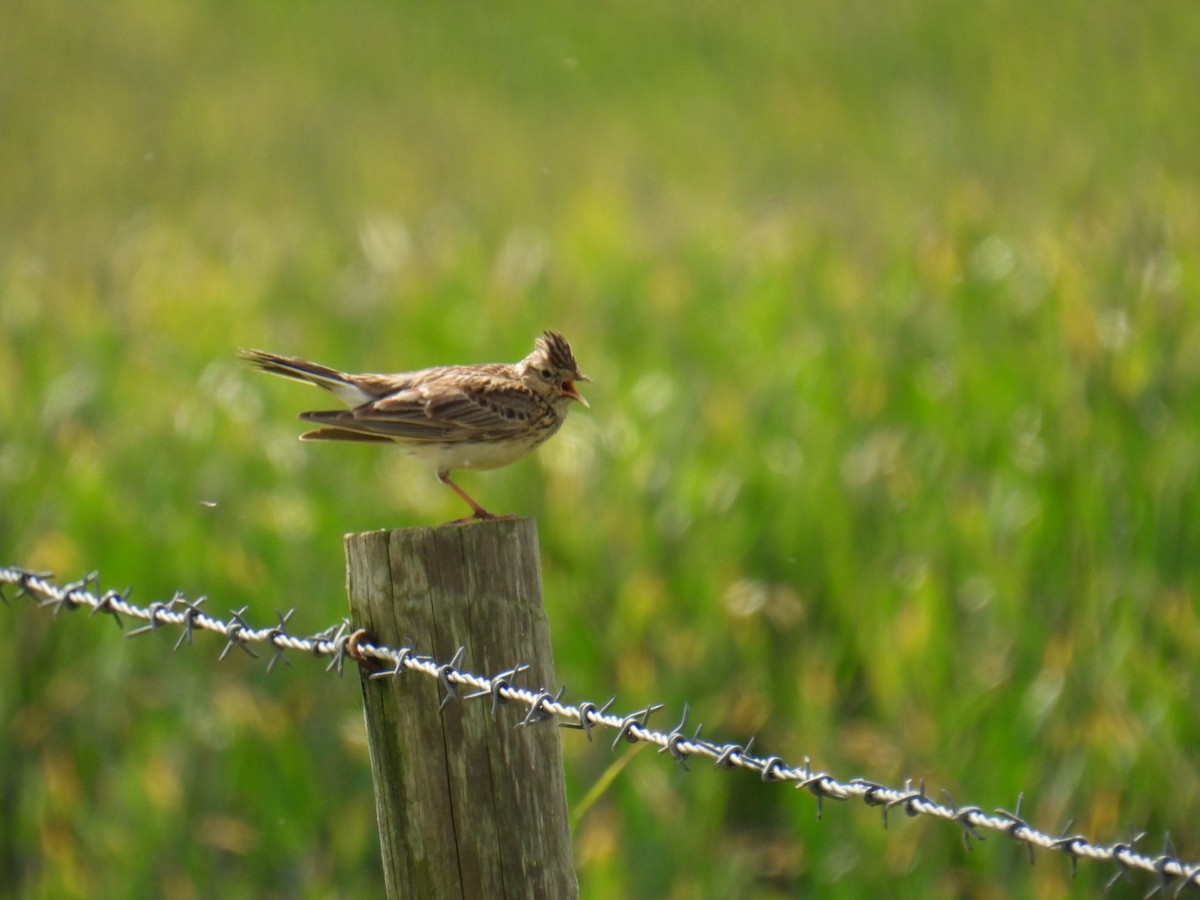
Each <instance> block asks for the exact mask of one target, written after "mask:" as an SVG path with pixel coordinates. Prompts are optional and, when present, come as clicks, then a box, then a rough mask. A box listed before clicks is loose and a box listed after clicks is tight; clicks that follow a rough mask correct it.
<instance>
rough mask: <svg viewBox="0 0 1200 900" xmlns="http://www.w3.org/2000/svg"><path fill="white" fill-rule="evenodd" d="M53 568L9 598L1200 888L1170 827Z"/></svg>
mask: <svg viewBox="0 0 1200 900" xmlns="http://www.w3.org/2000/svg"><path fill="white" fill-rule="evenodd" d="M53 577H54V576H53V575H51V574H50V573H47V572H37V571H32V570H29V569H21V568H17V567H12V566H9V567H0V601H3V602H4V603H6V604H7V603H8V599H9V598H8V594H7V591H6V590H5V589H6V588H9V587H15V588H16V596H18V597H21V596H30V597H33V598H34V599H35V600H36V602H37V603H38V604H39V605H41V606H48V607H53V608H54V611H55V614H56V615H57V614H58V613H60V612H62V611H63V610H64V609H66V610H70V609H77V608H80V607H87V608H89V609H90V611H91V613H92V614H93V615H94V614H96V613H101V612H103V613H108V614H110V615H112V616H113V618H114V620H115V621H116V622H117V623H118V624H119V625H122V626H123V625H124V623H123V620H122V619H121V617H122V616H125V617H127V618H129V619H137V620H140V621H144V622H146V623H147V624H146V625H144V626H141V627H138V628H136V629H134V630H133V631H131V632H129V636H130V637H133V636H136V635H140V634H146V633H148V632H154V631H157V630H158V629H160V628H161V627H162V626H164V625H166V626H172V627H177V628H180V629H181V633H180V636H179V639H178V640H177V641H176V642H175V649H178V648H179V647H180V646H181V645H182V644H183V643H184V641H186V642H187V643H188V644H191V643H192V635H193V632H194V631H195V630H196V629H200V630H202V631H212V632H215V633H217V634H220V635H222V636H223V637H224V638H225V641H226V643H225V647H224V649H223V650H222V651H221V658H224V657H225V656H226V655H227V654H228V653H229V651H230V649H232V648H233V647H234V646H237V647H240V648H241V649H242V650H244V651H245V652H247V653H249V654H250V655H251V656H255V655H256V654H254V652H253V650H252V648H251V645H253V644H264V643H265V644H268V645H269V646H270V647H271V648H272V654H273V655H272V657H271V659H270V660H269V661H268V664H267V665H268V668H272V667H273V666H274V665H275V664H276V662H277V661H278V660H279V659H284V661H285V662H286V657H285V656H284V655H283V654H284V653H285V652H286V651H289V650H293V651H297V652H300V653H311V654H312V655H313V656H317V657H329V660H330V662H329V665H328V666H327V667H326V670H327V671H328V670H330V669H335V668H336V669H337V671H338V673H339V674H341V672H342V669H343V665H344V663H345V660H346V657H347V656H350V657H351V658H352V659H354V660H355V661H356V662H358V663H359V664H360V665H363V666H364V667H365V668H367V669H368V671H369V673H370V674H369V675H368V677H369V678H371V679H379V678H398V677H399V676H401V675H403V674H404V673H406V672H418V673H421V674H423V675H425V676H427V677H430V678H434V679H436V680H437V681H438V683H439V684H440V685H441V687H442V689H443V691H444V696H443V698H442V701H441V705H442V706H443V707H445V706H446V705H447V704H448V703H449V702H450V700H452V699H461V700H463V701H466V700H470V699H474V698H479V697H491V698H492V715H493V716H495V714H496V711H497V710H498V708H499V707H500V706H501V705H503V704H507V703H517V704H523V705H524V706H526V707H527V708H528V711H527V712H526V713H525V715H524V716H523V717H522V718H521V719H520V720H519V721H517V722H516V726H517V727H524V726H532V725H536V724H538V723H540V722H545V721H548V720H551V719H558V720H560V721H559V725H560V726H561V727H564V728H575V729H579V730H581V731H583V732H584V734H585V735H586V736H587V737H588V739H589V740H590V739H591V736H592V729H593V728H596V727H603V728H608V729H611V730H612V731H614V732H616V739H615V740H614V742H613V747H614V748H615V747H617V746H619V745H620V743H621V741H622V740H626V741H629V742H632V743H638V742H642V743H647V744H654V745H655V746H657V747H658V748H659V752H660V753H662V752H666V753H669V754H670V755H671V757H672V758H673V759H675V761H676V762H678V763H679V764H680V765H681V766H682V767H683V768H684V769H685V770H686V769H687V761H688V760H689V759H691V758H693V757H700V758H705V759H709V760H711V761H712V762H713V763H714V764H715V765H716V766H717V767H718V768H725V769H735V768H740V769H746V770H748V771H750V772H754V773H756V774H757V775H758V776H759V777H760V778H761V779H762V780H763V781H767V782H772V783H779V782H790V783H792V784H793V785H794V786H795V787H796V788H797V789H804V790H807V791H808V792H809V793H810V794H812V795H813V797H814V798H815V799H816V803H817V815H818V817H820V815H821V803H822V801H823V800H825V799H830V800H850V799H853V798H858V799H860V800H862V801H863V803H864V804H866V805H867V806H878V807H881V811H882V816H883V825H884V827H885V828H886V827H887V814H888V811H889V810H890V809H892V808H893V807H897V806H900V807H903V809H904V811H905V813H907V814H908V815H909V816H931V817H933V818H937V819H942V820H944V821H947V822H951V823H954V824H955V825H957V826H958V827H959V828H960V829H961V830H962V836H963V842H964V844H965V845H966V847H967V849H968V850H970V849H971V847H972V844H971V840H972V838H974V839H975V840H983V839H984V837H985V835H984V834H983V832H984V831H992V832H996V833H998V834H1002V835H1007V836H1008V837H1009V838H1011V839H1012V840H1015V841H1018V842H1020V843H1023V844H1024V845H1025V846H1026V847H1027V848H1028V850H1029V860H1030V862H1031V863H1032V861H1033V848H1035V847H1037V848H1041V849H1043V850H1052V851H1057V852H1059V853H1062V854H1064V855H1066V856H1067V858H1068V859H1070V861H1071V867H1072V872H1074V869H1075V866H1076V865H1077V864H1078V861H1079V860H1080V859H1089V860H1093V861H1097V862H1109V863H1112V864H1114V865H1115V866H1116V867H1117V872H1116V875H1115V876H1114V878H1113V881H1112V883H1116V881H1117V880H1119V879H1121V878H1122V877H1124V876H1125V875H1127V874H1128V873H1129V872H1130V871H1132V870H1135V869H1137V870H1141V871H1143V872H1147V873H1149V874H1151V875H1155V876H1157V878H1158V879H1159V880H1158V883H1157V884H1156V885H1155V886H1154V887H1153V888H1152V890H1151V892H1150V894H1149V895H1147V896H1153V895H1155V894H1159V893H1162V894H1165V893H1166V891H1167V890H1168V889H1169V888H1170V887H1171V885H1173V884H1174V885H1175V894H1177V895H1178V894H1179V893H1180V892H1181V891H1182V890H1183V889H1184V888H1189V887H1190V888H1200V863H1190V862H1186V861H1184V860H1182V859H1180V858H1179V857H1178V855H1177V854H1176V851H1175V846H1174V843H1173V842H1172V841H1171V838H1170V836H1169V835H1168V836H1167V838H1166V840H1165V842H1164V846H1163V852H1162V853H1160V854H1158V855H1156V856H1148V855H1146V854H1145V853H1141V852H1139V851H1138V850H1136V849H1135V846H1134V845H1135V844H1136V843H1137V842H1138V841H1139V840H1141V839H1142V838H1143V837H1144V835H1142V834H1138V835H1131V836H1130V839H1129V840H1127V841H1119V842H1116V843H1113V844H1100V843H1096V842H1094V841H1091V840H1090V839H1088V838H1087V837H1085V836H1083V835H1079V834H1069V832H1070V829H1071V826H1072V824H1073V823H1072V822H1068V823H1067V825H1066V827H1065V828H1064V829H1063V830H1062V831H1061V832H1060V833H1059V834H1058V835H1052V834H1047V833H1046V832H1043V831H1039V830H1038V829H1036V828H1034V827H1033V826H1032V825H1030V824H1029V823H1028V822H1027V821H1026V820H1025V819H1024V818H1023V817H1022V814H1021V807H1022V806H1023V804H1024V800H1025V798H1024V795H1021V796H1019V797H1018V798H1017V805H1016V809H1015V812H1008V811H1007V810H1004V809H997V810H995V811H994V812H992V813H988V812H986V811H985V810H983V809H982V808H980V807H978V806H958V805H956V804H955V802H954V799H953V798H952V797H951V796H950V795H949V793H946V794H945V800H946V802H945V803H939V802H937V801H936V800H933V799H932V798H931V797H929V795H928V794H927V793H926V790H925V782H924V780H921V781H919V782H918V786H917V787H916V788H915V789H914V788H913V785H912V781H911V779H910V780H907V781H905V783H904V787H903V789H901V790H897V789H895V788H890V787H887V786H885V785H881V784H877V783H875V782H873V781H868V780H866V779H864V778H853V779H851V780H849V781H846V782H841V781H838V780H837V779H836V778H834V777H833V776H832V775H830V774H828V773H826V772H813V770H812V766H811V763H810V761H809V760H808V758H807V757H806V758H805V760H804V764H803V765H801V766H790V765H788V763H787V762H786V761H785V760H784V759H783V758H782V757H779V756H766V757H763V756H755V755H753V753H752V749H753V746H754V739H753V738H751V739H750V740H749V741H747V742H746V744H745V745H741V744H734V743H726V744H718V743H716V742H713V741H708V740H703V739H701V737H700V732H701V727H702V726H697V728H696V730H695V732H694V733H693V735H692V736H691V737H687V736H686V735H685V733H684V730H683V729H684V726H685V725H686V724H687V716H688V709H687V707H686V706H685V707H684V711H683V715H682V716H681V717H680V720H679V724H678V725H676V726H675V727H674V728H672V729H671V730H670V731H668V732H662V731H656V730H654V729H652V728H650V727H649V726H648V724H647V722H648V720H649V717H650V715H651V714H652V713H654V712H656V711H658V710H659V709H661V708H662V705H661V704H652V705H650V706H646V707H644V708H642V709H639V710H635V711H634V712H632V713H629V714H627V715H619V714H617V713H612V712H609V709H610V708H611V707H612V705H613V703H614V702H615V698H614V699H610V700H609V701H608V702H607V703H605V704H604V705H603V706H597V705H596V704H595V703H592V702H591V701H584V702H582V703H579V704H577V705H572V704H567V703H564V702H563V700H562V697H563V692H564V690H563V688H559V690H558V692H557V693H551V692H550V691H549V690H547V689H545V688H542V689H539V690H536V691H533V690H529V689H527V688H523V687H518V686H516V685H514V684H513V680H514V679H515V678H516V677H517V676H518V675H520V674H521V673H522V672H524V671H525V670H526V669H528V668H529V666H528V665H526V664H520V665H514V666H513V667H512V668H510V669H507V670H505V671H503V672H499V673H497V674H496V675H493V676H491V677H490V678H489V677H487V676H483V675H476V674H473V673H471V672H468V671H465V670H464V669H462V668H460V666H461V665H462V660H463V657H464V655H465V648H461V647H460V648H459V650H458V652H456V653H455V654H454V657H453V658H452V659H451V660H450V661H449V662H447V663H438V662H437V661H436V660H434V659H433V658H431V657H428V656H421V655H418V654H417V653H416V652H414V651H413V650H412V648H410V647H401V648H400V649H399V650H395V649H392V648H390V647H385V646H379V645H376V644H374V643H372V642H371V641H370V639H369V635H367V634H366V633H365V632H363V631H361V630H360V631H352V629H351V626H350V623H349V622H348V621H346V620H343V621H342V622H341V623H339V624H338V625H335V626H330V627H329V628H327V629H325V630H324V631H321V632H318V633H317V634H314V635H312V636H310V637H295V636H293V635H292V634H290V633H289V632H288V631H287V625H288V622H289V620H290V619H291V617H292V612H291V611H289V612H287V613H277V614H276V615H277V618H278V621H277V623H276V624H275V625H273V626H271V627H269V628H254V627H252V626H251V625H250V624H249V623H248V622H246V620H245V619H244V618H243V616H244V614H245V612H246V608H245V607H243V608H241V609H239V610H235V611H233V612H232V613H231V616H230V618H229V619H227V620H221V619H217V618H214V617H212V616H209V615H207V614H206V613H204V612H202V611H201V610H200V605H201V604H202V603H203V602H204V599H205V598H204V597H200V598H198V599H197V600H195V601H188V600H187V599H185V598H184V597H183V596H182V595H181V594H176V595H175V596H174V597H172V598H171V599H170V600H169V601H167V602H153V603H151V604H150V605H149V606H146V607H143V606H138V605H136V604H133V603H130V602H129V591H128V590H126V591H125V592H123V593H118V592H117V591H113V590H108V591H105V592H103V593H102V594H99V595H97V592H98V591H99V585H98V578H99V576H98V575H97V573H95V572H92V573H90V574H89V575H87V576H86V577H85V578H83V579H82V580H80V581H78V582H74V583H71V584H67V585H63V586H61V587H60V586H57V585H55V584H53ZM89 585H90V586H93V587H95V591H91V590H89V589H88V587H89ZM460 687H463V688H467V689H469V690H470V693H468V694H465V695H463V696H462V697H461V698H460V696H459V693H458V688H460Z"/></svg>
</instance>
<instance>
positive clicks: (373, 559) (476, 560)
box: [345, 519, 579, 898]
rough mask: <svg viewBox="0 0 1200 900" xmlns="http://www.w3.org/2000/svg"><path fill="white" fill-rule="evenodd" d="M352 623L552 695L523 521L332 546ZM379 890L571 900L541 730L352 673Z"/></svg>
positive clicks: (503, 714) (565, 844)
mask: <svg viewBox="0 0 1200 900" xmlns="http://www.w3.org/2000/svg"><path fill="white" fill-rule="evenodd" d="M345 543H346V589H347V593H348V595H349V598H350V610H351V616H352V620H353V622H354V625H355V627H362V628H366V629H367V630H368V631H369V632H370V633H371V637H372V639H373V640H374V641H375V642H378V643H380V644H385V645H387V646H390V647H394V648H397V649H399V648H400V647H411V648H412V649H413V650H414V651H415V652H417V653H420V654H427V655H432V656H434V657H435V658H436V659H437V660H438V661H439V662H448V661H449V660H450V659H451V658H452V657H453V656H454V654H455V652H456V651H457V650H458V648H459V647H465V648H466V655H465V657H464V660H463V662H462V663H461V665H462V668H464V669H469V670H470V671H473V672H476V673H478V674H481V675H494V674H496V673H498V672H500V671H502V670H504V669H509V668H512V667H513V666H515V665H517V664H519V663H528V664H529V665H530V666H531V668H530V670H529V671H528V672H526V673H524V674H523V675H522V676H521V682H520V683H521V684H522V685H525V686H528V687H530V688H533V689H536V688H539V687H546V688H551V689H553V688H554V687H555V686H556V682H555V678H554V661H553V656H552V653H551V646H550V631H549V627H548V625H547V622H546V614H545V610H544V608H543V606H542V583H541V568H540V559H539V553H538V544H537V529H536V523H535V522H534V521H533V520H532V519H503V520H488V521H480V522H471V523H468V524H464V525H443V526H441V527H439V528H411V529H404V530H399V531H375V532H369V533H365V534H350V535H347V536H346V539H345ZM362 691H363V701H364V705H365V708H366V719H367V739H368V741H369V744H370V752H371V770H372V774H373V776H374V779H375V808H376V814H377V818H378V822H379V838H380V843H381V844H382V849H383V867H384V882H385V885H386V889H387V894H388V896H389V897H391V898H398V897H421V898H427V897H457V898H464V897H465V898H474V897H503V898H516V897H556V898H558V897H565V898H572V897H578V895H579V887H578V883H577V881H576V878H575V873H574V869H573V866H572V862H571V836H570V830H569V827H568V820H567V803H566V792H565V787H564V782H563V764H562V748H561V745H560V742H559V734H558V729H557V728H555V727H554V726H553V724H552V723H543V724H539V725H536V726H533V727H526V728H514V727H513V726H514V724H515V723H516V722H517V721H519V717H520V715H521V714H522V713H523V712H524V710H523V709H522V710H516V709H513V708H508V707H504V706H501V707H500V708H499V710H498V711H497V714H496V717H495V718H494V719H493V718H492V703H491V699H490V698H481V699H478V700H473V701H471V702H468V703H464V702H460V701H455V700H451V701H450V702H448V703H447V704H445V706H444V707H443V708H441V709H439V703H440V702H441V699H442V695H443V694H444V691H443V690H442V688H441V687H440V686H439V685H438V684H437V682H436V681H435V680H433V679H430V678H426V677H423V676H419V675H416V674H413V673H408V674H407V675H403V674H402V675H400V676H398V677H395V678H377V679H368V678H367V676H366V674H365V673H364V674H363V675H362Z"/></svg>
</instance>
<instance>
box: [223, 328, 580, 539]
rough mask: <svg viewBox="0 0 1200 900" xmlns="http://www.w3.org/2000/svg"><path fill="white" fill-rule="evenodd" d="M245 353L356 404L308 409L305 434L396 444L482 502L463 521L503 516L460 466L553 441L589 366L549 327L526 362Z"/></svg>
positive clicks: (516, 455)
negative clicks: (478, 494)
mask: <svg viewBox="0 0 1200 900" xmlns="http://www.w3.org/2000/svg"><path fill="white" fill-rule="evenodd" d="M238 356H240V357H241V358H242V359H243V360H245V361H246V362H248V363H249V364H250V365H252V366H254V367H255V368H257V369H261V370H262V371H264V372H269V373H271V374H272V375H281V376H283V377H284V378H291V379H293V380H295V381H305V382H308V383H309V384H315V385H317V386H318V387H321V388H324V389H325V390H327V391H329V392H330V393H331V394H333V395H334V396H335V397H337V399H339V400H340V401H342V403H344V404H346V406H347V407H349V408H348V409H340V410H328V411H316V412H305V413H301V414H300V418H301V419H304V420H305V421H307V422H315V423H316V424H317V425H318V426H319V427H317V428H314V429H313V430H312V431H307V432H305V433H304V434H302V435H300V440H302V441H368V442H375V443H394V444H397V445H399V446H400V448H401V449H402V450H404V451H405V452H406V453H408V454H409V455H411V456H414V457H416V458H417V459H419V460H421V461H422V462H425V463H426V464H428V465H430V466H432V467H433V468H434V470H435V471H436V472H437V476H438V479H439V480H440V481H441V482H442V483H443V484H445V485H448V486H449V487H450V488H452V489H453V490H454V491H455V492H456V493H457V494H458V495H459V496H460V497H462V498H463V500H465V501H466V502H467V504H468V505H469V506H470V507H471V509H472V510H473V511H474V512H473V514H472V515H471V516H468V517H467V518H466V519H459V520H458V521H460V522H462V521H469V520H470V519H472V518H475V519H494V518H498V517H497V516H493V515H492V514H491V513H489V512H488V511H487V510H485V509H484V508H483V507H482V506H480V505H479V504H478V503H476V502H475V501H474V500H472V499H471V498H470V497H469V496H467V493H466V492H465V491H464V490H463V489H462V488H460V487H459V486H458V485H457V484H455V483H454V482H453V481H451V480H450V472H451V471H453V470H454V469H495V468H499V467H500V466H506V465H508V464H509V463H512V462H516V461H517V460H518V459H520V458H521V457H522V456H525V455H526V454H527V453H529V452H531V451H532V450H534V449H536V448H537V447H539V446H540V445H541V444H543V443H545V442H546V441H547V440H548V439H549V438H550V437H551V436H552V435H553V434H554V433H555V432H556V431H558V429H559V427H560V426H561V425H562V423H563V422H564V421H565V420H566V418H567V408H568V407H569V406H570V404H571V401H572V400H576V401H578V402H580V403H582V404H583V405H584V406H587V405H588V403H587V401H586V400H584V399H583V396H582V395H581V394H580V393H579V391H578V389H577V388H576V387H575V382H577V381H591V379H590V378H588V377H587V376H586V375H584V374H583V373H582V372H580V371H579V365H578V364H577V363H576V362H575V354H574V353H572V352H571V345H570V344H568V343H567V341H566V339H565V338H564V337H563V336H562V335H561V334H559V333H558V332H557V331H547V332H545V333H544V334H543V335H542V336H541V337H539V338H538V339H537V341H536V342H535V343H534V347H533V352H532V353H530V354H529V355H528V356H526V357H525V358H524V359H523V360H521V361H520V362H518V363H486V364H483V365H474V366H438V367H436V368H432V369H421V370H420V371H417V372H401V373H398V374H395V375H371V374H366V375H349V374H347V373H345V372H339V371H337V370H336V369H330V368H328V367H326V366H322V365H318V364H317V363H313V362H309V361H308V360H305V359H300V358H298V357H295V356H280V355H278V354H275V353H268V352H266V351H265V350H240V351H238Z"/></svg>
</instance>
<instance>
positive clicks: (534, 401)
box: [301, 375, 547, 441]
mask: <svg viewBox="0 0 1200 900" xmlns="http://www.w3.org/2000/svg"><path fill="white" fill-rule="evenodd" d="M546 411H547V406H546V403H545V401H543V400H541V399H540V398H539V397H538V396H537V395H536V394H534V393H533V392H532V391H530V390H529V389H528V388H526V387H524V386H523V385H521V384H520V383H514V382H512V381H511V380H508V379H496V378H487V377H480V376H479V375H474V376H464V377H445V378H440V379H437V380H436V381H435V382H431V383H425V384H418V385H416V386H413V387H410V388H407V389H405V390H401V391H396V392H394V393H392V394H389V395H387V396H386V397H381V398H380V399H378V400H375V401H373V402H371V403H364V404H363V405H362V406H359V407H356V408H354V409H351V410H339V411H332V412H311V413H304V414H303V415H302V416H301V418H302V419H306V420H307V421H310V422H319V423H320V424H322V425H325V426H332V427H334V428H337V429H341V430H344V431H350V432H356V433H359V434H368V435H379V436H382V437H385V438H391V439H397V438H398V439H401V440H411V441H466V440H472V441H473V440H503V439H504V438H507V437H512V436H517V435H520V434H521V433H522V432H523V431H525V430H526V429H527V428H528V427H529V425H530V423H531V422H533V421H534V420H535V419H536V418H538V417H539V416H541V415H544V414H545V413H546Z"/></svg>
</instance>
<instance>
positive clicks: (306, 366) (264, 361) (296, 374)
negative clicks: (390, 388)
mask: <svg viewBox="0 0 1200 900" xmlns="http://www.w3.org/2000/svg"><path fill="white" fill-rule="evenodd" d="M238 358H239V359H242V360H243V361H245V362H247V363H249V364H250V365H252V366H253V367H254V368H256V369H259V370H261V371H263V372H269V373H270V374H272V375H280V376H282V377H284V378H290V379H292V380H293V381H304V382H307V383H308V384H315V385H316V386H317V387H320V388H324V389H325V390H327V391H329V392H330V393H331V394H333V395H334V396H335V397H337V398H338V399H339V400H341V401H342V402H343V403H346V404H347V405H350V406H357V405H358V404H359V403H363V402H365V401H366V400H368V399H370V398H369V397H368V396H367V395H366V394H365V393H363V392H362V391H361V390H360V389H359V388H358V386H357V385H355V384H354V380H353V378H351V377H350V376H348V375H346V374H345V373H343V372H339V371H338V370H337V369H331V368H329V367H328V366H322V365H320V364H319V363H315V362H309V361H308V360H307V359H301V358H300V357H298V356H281V355H279V354H278V353H268V352H267V351H266V350H239V351H238Z"/></svg>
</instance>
